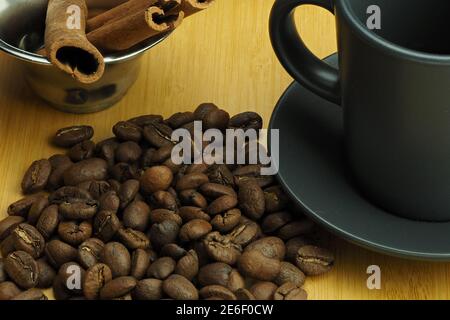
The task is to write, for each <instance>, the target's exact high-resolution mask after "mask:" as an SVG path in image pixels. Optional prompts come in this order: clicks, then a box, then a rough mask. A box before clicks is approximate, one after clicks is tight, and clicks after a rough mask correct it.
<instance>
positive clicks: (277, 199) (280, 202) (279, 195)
mask: <svg viewBox="0 0 450 320" xmlns="http://www.w3.org/2000/svg"><path fill="white" fill-rule="evenodd" d="M264 198H265V203H266V207H265V208H266V212H267V213H271V212H277V211H281V210H284V209H285V208H286V206H287V204H288V202H289V199H288V197H287V195H286V194H285V193H284V191H283V189H282V188H281V186H273V187H269V188H266V189H264Z"/></svg>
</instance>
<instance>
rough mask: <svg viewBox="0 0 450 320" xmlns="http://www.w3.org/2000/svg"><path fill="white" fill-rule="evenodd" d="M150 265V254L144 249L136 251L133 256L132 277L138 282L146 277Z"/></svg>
mask: <svg viewBox="0 0 450 320" xmlns="http://www.w3.org/2000/svg"><path fill="white" fill-rule="evenodd" d="M149 265H150V254H149V253H148V252H147V251H145V250H144V249H136V250H134V251H133V254H132V255H131V272H130V275H131V276H132V277H134V278H136V279H138V280H140V279H142V278H144V277H145V274H146V272H147V269H148V267H149Z"/></svg>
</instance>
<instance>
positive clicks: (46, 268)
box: [36, 258, 56, 289]
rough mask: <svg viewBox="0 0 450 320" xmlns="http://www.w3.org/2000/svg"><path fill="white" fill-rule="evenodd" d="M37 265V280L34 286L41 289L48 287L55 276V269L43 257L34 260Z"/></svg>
mask: <svg viewBox="0 0 450 320" xmlns="http://www.w3.org/2000/svg"><path fill="white" fill-rule="evenodd" d="M36 263H37V267H38V271H39V272H38V282H37V285H36V287H37V288H41V289H47V288H50V287H51V286H52V284H53V281H54V280H55V277H56V271H55V270H54V269H53V268H52V266H50V264H48V263H47V261H46V260H45V259H44V258H41V259H39V260H37V261H36Z"/></svg>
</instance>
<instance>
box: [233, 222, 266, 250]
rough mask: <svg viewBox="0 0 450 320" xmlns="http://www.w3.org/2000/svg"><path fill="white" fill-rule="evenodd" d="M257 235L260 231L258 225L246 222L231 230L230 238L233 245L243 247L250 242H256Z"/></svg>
mask: <svg viewBox="0 0 450 320" xmlns="http://www.w3.org/2000/svg"><path fill="white" fill-rule="evenodd" d="M259 234H260V229H259V226H258V224H256V223H255V222H253V221H246V222H244V223H241V224H239V225H238V226H237V227H236V228H234V229H233V231H232V232H231V233H230V238H231V239H232V241H233V242H234V243H236V244H238V245H241V246H243V247H245V246H246V245H247V244H249V243H250V242H252V241H254V240H256V239H257V238H258V237H259Z"/></svg>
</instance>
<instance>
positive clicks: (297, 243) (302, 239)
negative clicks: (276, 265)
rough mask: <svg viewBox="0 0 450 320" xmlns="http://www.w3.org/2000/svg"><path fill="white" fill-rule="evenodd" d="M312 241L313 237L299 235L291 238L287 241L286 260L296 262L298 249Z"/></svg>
mask: <svg viewBox="0 0 450 320" xmlns="http://www.w3.org/2000/svg"><path fill="white" fill-rule="evenodd" d="M311 242H312V241H311V239H309V238H308V237H306V236H299V237H295V238H292V239H289V241H288V242H286V260H287V261H290V262H292V263H295V261H296V259H297V252H298V249H300V248H301V247H303V246H306V245H310V244H311Z"/></svg>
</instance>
